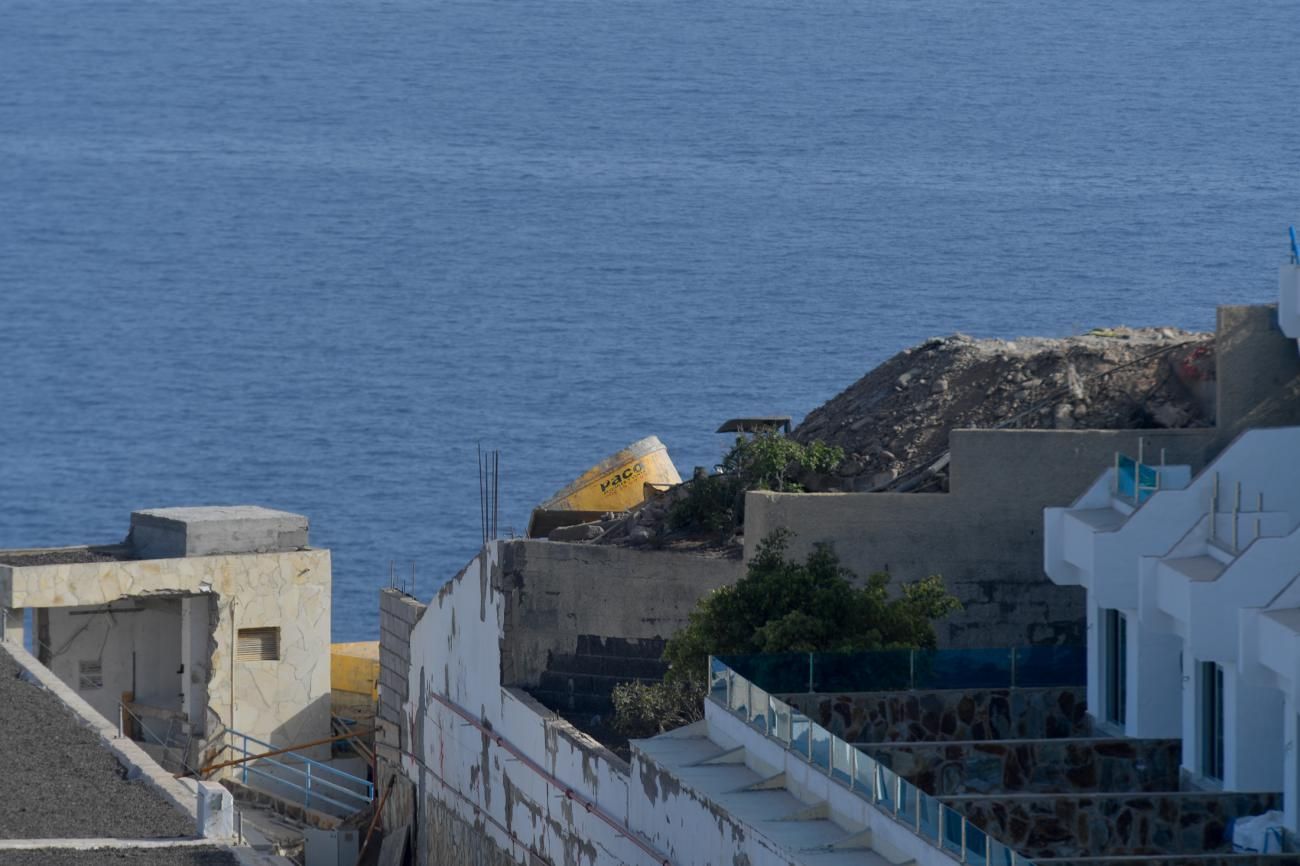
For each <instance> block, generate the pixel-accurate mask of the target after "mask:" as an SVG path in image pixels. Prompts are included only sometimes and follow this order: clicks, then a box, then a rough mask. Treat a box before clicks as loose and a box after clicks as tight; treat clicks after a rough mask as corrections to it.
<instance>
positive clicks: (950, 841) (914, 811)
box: [708, 656, 1034, 866]
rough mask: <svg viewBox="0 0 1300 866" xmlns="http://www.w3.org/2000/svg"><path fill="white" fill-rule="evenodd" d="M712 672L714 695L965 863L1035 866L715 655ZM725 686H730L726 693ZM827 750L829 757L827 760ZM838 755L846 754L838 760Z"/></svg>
mask: <svg viewBox="0 0 1300 866" xmlns="http://www.w3.org/2000/svg"><path fill="white" fill-rule="evenodd" d="M709 673H710V683H709V695H708V699H709V700H710V701H712V702H713V703H714V704H716V705H718V706H721V707H722V708H723V709H725V710H726V711H727V712H728V713H730V714H732V715H733V716H738V717H739V718H741V719H742V720H743V721H744V722H745V724H747V725H748V726H749V727H752V728H754V729H756V730H757V731H759V732H760V733H762V734H763V735H764V736H766V737H768V738H769V739H773V740H775V741H777V742H778V743H779V744H780V745H781V746H782V747H783V748H784V749H787V750H788V751H790V752H792V753H793V754H796V755H798V756H799V757H800V758H801V759H802V760H805V761H807V762H808V763H810V764H814V765H815V766H817V767H818V768H819V769H821V770H824V771H825V773H826V775H827V776H828V777H829V778H830V779H832V780H833V781H836V782H838V783H839V784H840V785H842V786H844V787H846V788H848V790H849V791H851V792H853V793H854V794H857V795H858V796H861V797H863V798H864V799H865V800H866V801H867V802H869V803H870V804H871V805H873V806H874V807H875V808H877V809H878V810H880V811H881V812H884V813H885V814H886V815H888V816H889V817H890V818H891V819H893V820H895V821H897V822H898V823H900V824H902V825H903V826H905V827H907V828H909V829H910V830H912V831H913V832H914V833H916V835H917V836H919V837H920V838H921V839H923V840H925V841H926V842H927V843H928V844H930V845H933V846H935V847H937V848H939V849H940V850H941V851H946V852H948V853H949V854H954V855H956V856H957V857H958V858H959V862H961V863H969V864H977V866H994V864H997V866H1034V864H1033V863H1032V861H1030V860H1028V859H1026V858H1025V857H1022V856H1021V855H1020V854H1018V853H1017V852H1016V851H1014V850H1013V849H1012V848H1010V847H1008V846H1007V845H1005V844H1003V843H1001V842H999V841H997V840H996V839H994V838H993V837H992V836H991V835H989V834H988V833H986V832H985V831H984V830H981V829H980V828H979V826H978V825H976V824H973V823H971V821H970V820H969V819H968V818H966V816H965V815H963V814H961V813H960V812H958V811H956V810H955V809H953V808H952V807H950V806H946V805H944V804H943V803H942V802H940V801H939V799H938V798H936V797H932V796H930V795H929V794H926V793H924V792H923V791H922V790H921V789H920V788H919V787H917V786H916V785H914V784H912V783H911V782H908V781H907V780H905V779H903V778H902V777H901V776H899V775H898V774H897V773H895V772H894V771H893V770H890V769H889V768H888V767H885V766H884V765H883V764H881V763H880V762H879V761H877V760H875V759H874V758H872V757H871V756H869V755H867V754H866V753H865V752H862V751H861V750H860V749H858V748H857V746H856V745H854V744H853V743H849V742H848V741H846V740H844V739H842V738H840V737H837V736H835V735H834V734H832V733H831V732H830V731H828V730H826V729H825V728H823V727H822V726H821V725H818V724H816V723H815V722H813V721H812V720H811V719H809V718H808V717H807V716H805V715H803V714H802V713H800V712H798V711H797V710H795V709H794V708H793V707H791V706H790V705H789V704H787V703H786V702H784V701H782V700H780V699H778V698H776V697H774V696H773V695H771V694H768V693H767V692H765V691H763V690H762V689H760V688H758V687H757V686H755V685H754V684H753V683H752V682H750V681H749V680H747V679H745V678H744V677H743V676H741V675H740V674H738V673H736V672H735V671H734V670H732V669H731V668H730V667H728V666H727V665H726V663H724V662H722V661H719V660H718V659H717V658H716V657H712V656H711V657H710V658H709ZM720 684H721V685H722V686H723V688H722V689H720V688H719V685H720ZM720 691H725V694H724V695H723V696H722V697H721V698H720V697H719V692H720ZM756 704H762V707H761V709H756V707H755V705H756ZM823 755H824V757H825V763H822V757H823ZM837 755H843V756H844V757H843V758H841V759H840V760H837V757H836V756H837ZM844 758H847V760H844ZM981 839H982V840H983V842H982V843H981V842H980V841H979V840H981Z"/></svg>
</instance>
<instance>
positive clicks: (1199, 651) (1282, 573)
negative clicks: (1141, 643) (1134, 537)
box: [1141, 515, 1300, 664]
mask: <svg viewBox="0 0 1300 866" xmlns="http://www.w3.org/2000/svg"><path fill="white" fill-rule="evenodd" d="M1282 516H1284V517H1290V516H1289V515H1282ZM1289 522H1290V523H1291V524H1292V525H1291V526H1290V527H1288V529H1289V530H1290V531H1289V532H1288V533H1287V534H1285V535H1281V536H1265V537H1259V538H1257V539H1255V540H1254V541H1252V542H1251V543H1250V544H1249V545H1248V546H1247V547H1246V548H1244V550H1243V551H1242V552H1241V553H1240V554H1238V555H1236V556H1234V557H1231V559H1230V560H1229V562H1227V563H1226V564H1225V563H1224V562H1223V559H1222V556H1223V554H1222V551H1223V548H1221V547H1219V546H1218V545H1216V544H1214V543H1213V542H1211V541H1209V540H1206V539H1204V538H1202V539H1199V547H1200V548H1201V551H1200V552H1197V551H1196V550H1195V548H1194V547H1193V549H1192V550H1182V549H1179V548H1183V547H1184V546H1186V545H1196V544H1197V542H1198V540H1197V539H1194V538H1189V539H1187V540H1186V541H1185V542H1184V543H1183V544H1180V545H1178V548H1175V550H1174V551H1173V555H1171V556H1167V557H1164V558H1162V559H1161V560H1160V561H1159V562H1158V563H1157V564H1156V566H1155V567H1154V568H1153V569H1150V570H1149V571H1148V573H1147V575H1146V576H1145V577H1144V578H1143V581H1142V585H1141V595H1142V605H1141V609H1142V610H1143V611H1144V612H1146V611H1148V610H1158V611H1159V612H1161V613H1163V614H1165V615H1166V616H1167V618H1168V620H1167V621H1171V622H1172V625H1173V631H1175V632H1176V633H1178V634H1180V635H1182V636H1183V638H1184V639H1185V641H1186V647H1187V649H1188V650H1189V651H1190V652H1191V653H1192V655H1193V656H1194V657H1196V658H1198V659H1201V660H1202V661H1216V662H1219V663H1221V664H1231V663H1235V662H1236V661H1237V659H1238V643H1239V640H1238V627H1239V620H1238V617H1237V616H1235V615H1234V614H1235V612H1236V610H1238V609H1241V608H1262V607H1264V606H1265V605H1267V604H1268V603H1269V602H1270V601H1271V600H1272V599H1273V598H1274V597H1275V596H1276V595H1277V594H1278V593H1279V592H1280V591H1281V590H1283V589H1284V588H1285V587H1286V586H1287V585H1288V584H1289V583H1291V581H1292V580H1294V578H1295V576H1296V573H1297V572H1300V529H1297V527H1296V524H1297V523H1300V515H1296V517H1295V518H1293V519H1290V520H1289ZM1160 622H1161V620H1159V619H1155V618H1146V617H1144V619H1143V625H1144V626H1155V627H1157V628H1158V627H1159V623H1160Z"/></svg>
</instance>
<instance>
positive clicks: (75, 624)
mask: <svg viewBox="0 0 1300 866" xmlns="http://www.w3.org/2000/svg"><path fill="white" fill-rule="evenodd" d="M114 607H115V608H116V609H115V610H114V609H107V610H106V609H105V608H102V607H93V608H85V607H80V608H53V609H50V610H48V611H41V613H42V614H45V615H46V616H47V617H48V635H49V639H48V641H47V643H48V645H49V647H52V648H54V652H53V653H51V652H50V651H49V650H45V649H44V648H42V647H38V648H37V649H38V651H39V652H38V657H39V658H40V660H41V662H42V663H43V664H44V665H45V666H46V667H48V668H49V669H50V670H51V671H53V672H54V674H55V675H56V676H58V678H59V679H60V680H62V681H63V682H65V683H67V684H68V686H69V688H72V689H73V690H75V691H76V692H77V694H79V695H81V697H82V698H83V699H85V701H86V703H88V704H90V705H91V706H92V707H94V708H95V710H96V711H97V712H99V713H100V714H101V715H103V716H104V718H106V719H112V720H114V721H116V720H117V717H118V709H117V705H118V702H119V701H120V700H121V698H122V693H123V692H132V693H134V695H135V698H134V700H135V701H136V702H139V703H142V704H147V705H149V706H151V707H157V708H158V709H163V710H169V711H171V712H174V713H181V712H183V711H184V700H183V697H184V691H183V690H184V689H185V687H186V685H187V680H188V677H186V673H188V671H185V672H181V671H179V670H178V669H179V667H180V664H181V655H182V654H181V600H180V599H178V598H170V599H133V600H131V601H129V602H127V603H126V604H122V605H115V606H114ZM204 638H205V642H206V638H207V629H206V628H205V629H204ZM205 661H206V659H205ZM84 662H95V663H98V664H99V665H100V669H101V671H102V677H101V681H102V685H101V686H100V687H99V688H82V685H83V683H82V678H81V675H80V671H81V665H82V664H83V663H84ZM205 667H206V666H205ZM202 685H203V687H205V688H206V685H207V676H206V670H204V672H203V678H202ZM141 721H142V724H143V725H144V727H145V728H147V729H149V731H150V733H151V734H152V736H151V737H150V738H149V741H150V742H158V741H159V740H161V739H162V738H164V737H165V736H166V734H167V723H166V722H165V721H163V720H161V719H156V718H144V719H142V720H141Z"/></svg>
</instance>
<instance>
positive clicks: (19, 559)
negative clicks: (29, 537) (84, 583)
mask: <svg viewBox="0 0 1300 866" xmlns="http://www.w3.org/2000/svg"><path fill="white" fill-rule="evenodd" d="M130 558H131V552H130V551H129V550H127V549H125V548H123V547H121V546H110V547H78V548H73V549H71V550H30V551H5V550H0V565H13V566H28V565H73V564H76V563H82V562H120V561H122V560H125V559H130Z"/></svg>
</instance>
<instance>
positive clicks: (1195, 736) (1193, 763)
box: [1179, 638, 1201, 776]
mask: <svg viewBox="0 0 1300 866" xmlns="http://www.w3.org/2000/svg"><path fill="white" fill-rule="evenodd" d="M1179 641H1180V642H1182V643H1183V652H1182V657H1183V675H1182V677H1181V680H1182V687H1183V723H1182V731H1183V764H1182V766H1183V769H1184V770H1185V771H1187V772H1188V773H1190V774H1192V775H1193V776H1199V775H1201V739H1200V735H1201V713H1200V709H1201V705H1200V703H1199V700H1200V694H1201V691H1200V682H1201V678H1200V676H1199V670H1198V669H1197V665H1199V664H1200V662H1198V661H1197V660H1196V658H1195V657H1194V656H1193V655H1192V653H1191V651H1190V650H1188V649H1187V644H1186V643H1185V642H1183V641H1182V639H1181V638H1179Z"/></svg>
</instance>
